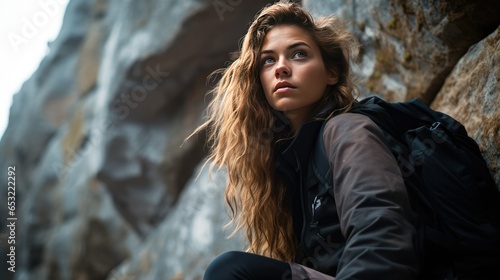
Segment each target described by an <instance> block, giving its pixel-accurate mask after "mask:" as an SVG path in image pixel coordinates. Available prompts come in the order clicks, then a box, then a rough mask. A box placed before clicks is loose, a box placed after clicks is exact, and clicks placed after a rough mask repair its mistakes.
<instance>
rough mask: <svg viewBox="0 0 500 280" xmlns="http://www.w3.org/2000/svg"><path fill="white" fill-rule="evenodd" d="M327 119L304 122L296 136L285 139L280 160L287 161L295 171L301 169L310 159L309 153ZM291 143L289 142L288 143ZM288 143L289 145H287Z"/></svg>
mask: <svg viewBox="0 0 500 280" xmlns="http://www.w3.org/2000/svg"><path fill="white" fill-rule="evenodd" d="M324 122H325V120H312V121H309V122H307V123H305V124H303V125H302V126H301V127H300V129H299V131H298V133H297V134H296V135H295V137H294V138H291V139H288V140H284V141H285V143H283V144H284V145H285V148H284V149H283V150H282V152H281V153H280V154H279V159H280V161H285V162H286V163H287V164H289V165H290V166H291V167H293V168H294V169H295V171H297V172H298V171H300V169H301V165H302V164H304V163H306V164H307V162H308V161H309V155H310V152H311V150H312V149H313V146H314V145H315V142H316V139H317V137H322V136H319V135H318V133H319V131H320V129H321V126H322V124H323V123H324ZM288 143H289V144H288ZM286 144H288V146H286Z"/></svg>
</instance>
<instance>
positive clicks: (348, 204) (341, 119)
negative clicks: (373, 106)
mask: <svg viewBox="0 0 500 280" xmlns="http://www.w3.org/2000/svg"><path fill="white" fill-rule="evenodd" d="M323 123H324V121H321V120H315V121H311V122H308V123H306V124H304V125H303V126H302V127H301V129H300V131H299V132H298V133H297V135H296V136H295V137H294V138H293V139H290V140H285V141H284V142H282V143H281V145H280V147H278V150H277V154H276V165H277V169H278V171H279V172H280V174H281V176H283V178H284V182H285V184H286V186H287V191H289V194H290V195H289V197H290V199H292V208H293V209H292V210H293V218H294V232H295V235H296V238H297V240H298V241H299V243H300V250H299V253H298V254H297V256H296V260H295V261H296V262H297V263H298V264H301V265H304V266H307V267H310V268H313V269H315V270H317V271H320V272H323V273H325V274H328V275H331V276H335V277H336V279H350V280H352V279H398V280H401V279H415V278H416V275H417V272H418V263H417V256H416V253H415V252H414V249H413V248H414V247H413V242H414V240H415V229H414V227H413V225H412V224H411V222H410V219H411V211H410V205H409V200H408V196H407V193H406V188H405V186H404V182H403V179H402V176H401V174H400V171H399V168H398V165H397V162H396V160H395V159H394V157H393V156H392V154H391V152H390V150H389V149H388V148H387V145H386V143H385V142H384V140H382V139H383V134H382V131H381V130H380V128H379V127H378V126H377V125H376V124H375V123H373V122H372V121H371V120H370V119H369V118H368V117H366V116H363V115H360V114H354V113H345V114H341V115H339V116H336V117H334V118H331V119H330V120H328V121H327V123H326V124H325V127H324V131H323V135H321V137H323V142H324V147H320V148H319V149H320V150H319V151H321V149H324V152H325V153H326V155H327V157H328V161H329V167H328V168H329V171H328V176H331V178H332V180H331V182H333V185H330V184H329V183H328V182H327V181H325V180H319V179H318V176H315V174H314V172H317V170H316V167H317V166H314V164H312V160H311V157H312V154H313V153H314V152H315V151H318V149H315V147H314V146H315V144H316V139H317V137H319V133H320V131H321V127H322V125H323ZM323 168H324V166H323ZM292 268H293V266H292Z"/></svg>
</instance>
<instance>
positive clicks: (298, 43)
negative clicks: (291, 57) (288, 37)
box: [260, 42, 311, 54]
mask: <svg viewBox="0 0 500 280" xmlns="http://www.w3.org/2000/svg"><path fill="white" fill-rule="evenodd" d="M300 46H305V47H308V48H311V46H309V45H308V44H307V43H305V42H297V43H293V44H291V45H290V46H288V47H287V48H286V49H287V50H291V49H294V48H296V47H300ZM260 53H261V54H265V53H274V51H273V50H263V51H261V52H260Z"/></svg>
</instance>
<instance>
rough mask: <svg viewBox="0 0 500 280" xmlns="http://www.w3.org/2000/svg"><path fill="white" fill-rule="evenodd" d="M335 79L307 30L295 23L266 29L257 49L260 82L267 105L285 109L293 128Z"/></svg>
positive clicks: (304, 118) (334, 73)
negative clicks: (259, 48) (258, 53)
mask: <svg viewBox="0 0 500 280" xmlns="http://www.w3.org/2000/svg"><path fill="white" fill-rule="evenodd" d="M337 81H338V77H337V74H336V72H335V71H330V70H327V69H326V68H325V64H324V62H323V59H322V57H321V52H320V49H319V47H318V45H317V44H316V42H315V41H314V40H313V38H312V37H311V36H310V35H309V33H308V32H307V31H305V30H304V29H302V28H300V27H297V26H294V25H278V26H276V27H273V28H272V29H271V30H269V31H268V33H267V35H266V37H265V38H264V42H263V44H262V48H261V52H260V82H261V84H262V88H263V90H264V93H265V95H266V99H267V102H269V105H271V107H273V108H274V109H276V110H278V111H282V112H284V113H285V114H286V116H287V118H288V119H289V120H290V122H291V124H292V127H293V129H294V130H295V131H296V130H297V129H298V128H299V127H300V125H301V124H302V123H304V122H305V121H307V120H308V118H310V117H311V116H310V115H309V114H310V112H311V110H312V108H313V106H314V104H315V103H316V102H317V101H319V100H320V99H321V98H322V96H323V94H324V92H325V90H326V86H327V85H334V84H336V83H337Z"/></svg>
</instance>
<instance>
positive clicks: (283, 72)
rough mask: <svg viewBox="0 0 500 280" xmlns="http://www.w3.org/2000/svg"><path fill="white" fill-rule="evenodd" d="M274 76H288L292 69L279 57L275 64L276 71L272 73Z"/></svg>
mask: <svg viewBox="0 0 500 280" xmlns="http://www.w3.org/2000/svg"><path fill="white" fill-rule="evenodd" d="M274 75H275V76H276V78H280V77H289V76H290V75H292V69H291V68H290V67H289V66H288V64H287V63H286V61H284V59H280V60H279V61H278V64H277V65H276V72H275V73H274Z"/></svg>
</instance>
